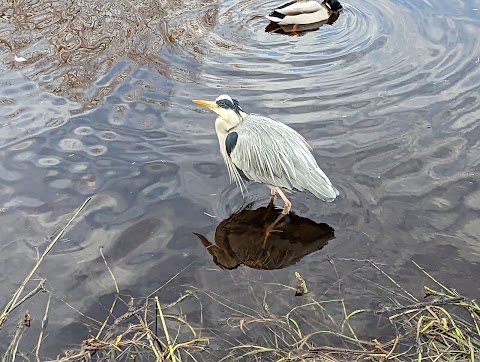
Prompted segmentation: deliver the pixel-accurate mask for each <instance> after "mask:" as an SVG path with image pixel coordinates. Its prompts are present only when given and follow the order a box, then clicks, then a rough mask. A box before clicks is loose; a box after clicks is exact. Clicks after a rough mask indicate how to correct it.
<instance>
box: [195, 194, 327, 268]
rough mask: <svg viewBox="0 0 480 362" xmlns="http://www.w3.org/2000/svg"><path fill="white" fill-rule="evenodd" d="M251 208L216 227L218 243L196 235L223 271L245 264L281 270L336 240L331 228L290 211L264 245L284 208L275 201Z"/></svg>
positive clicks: (246, 207) (251, 204)
mask: <svg viewBox="0 0 480 362" xmlns="http://www.w3.org/2000/svg"><path fill="white" fill-rule="evenodd" d="M252 206H253V203H250V204H248V205H246V206H245V207H244V208H242V209H240V210H239V211H237V212H235V213H233V214H232V215H230V216H229V217H228V218H226V219H225V220H223V221H222V222H221V223H220V224H219V225H218V226H217V229H216V231H215V244H212V243H211V242H210V241H208V239H207V238H206V237H205V236H203V235H201V234H198V233H195V235H197V237H198V238H199V239H200V241H201V242H202V244H203V245H204V246H205V247H206V248H207V250H208V252H209V253H210V254H211V255H212V257H213V262H214V263H215V264H217V265H218V266H220V267H221V268H222V269H229V270H231V269H236V268H238V267H239V266H240V265H242V264H243V265H246V266H248V267H250V268H254V269H264V270H272V269H282V268H285V267H288V266H290V265H293V264H296V263H297V262H298V261H299V260H300V259H302V258H303V257H304V256H306V255H308V254H311V253H313V252H315V251H318V250H320V249H322V248H323V247H324V246H325V245H327V244H328V242H329V241H330V240H332V239H333V238H334V237H335V236H334V229H333V228H332V227H330V226H329V225H327V224H324V223H316V222H315V221H313V220H310V219H308V218H305V217H300V216H298V215H296V214H295V213H293V212H290V213H289V214H288V215H286V216H284V217H283V218H282V220H281V222H280V224H278V225H277V229H279V232H275V233H271V234H270V235H269V237H268V238H267V240H266V243H265V245H264V232H265V227H266V226H268V225H270V224H271V223H272V222H273V221H274V220H275V219H276V218H277V217H278V215H279V214H280V213H281V209H277V208H275V207H274V205H273V202H270V204H269V205H268V206H267V207H260V208H258V209H255V210H254V209H253V208H252Z"/></svg>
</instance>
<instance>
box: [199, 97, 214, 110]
mask: <svg viewBox="0 0 480 362" xmlns="http://www.w3.org/2000/svg"><path fill="white" fill-rule="evenodd" d="M193 102H194V103H197V104H200V105H201V106H204V107H207V108H210V109H215V108H218V105H217V103H215V102H210V101H201V100H198V99H194V100H193Z"/></svg>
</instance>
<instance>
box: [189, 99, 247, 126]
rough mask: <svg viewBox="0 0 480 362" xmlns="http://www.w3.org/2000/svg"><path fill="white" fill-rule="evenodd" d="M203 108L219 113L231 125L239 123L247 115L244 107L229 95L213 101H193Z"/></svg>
mask: <svg viewBox="0 0 480 362" xmlns="http://www.w3.org/2000/svg"><path fill="white" fill-rule="evenodd" d="M193 101H194V102H195V103H197V104H200V105H201V106H204V107H207V108H209V109H211V110H212V111H214V112H215V113H217V114H218V115H219V116H220V117H221V118H223V119H224V120H225V121H227V122H229V123H232V124H233V123H238V122H239V121H241V120H242V119H243V117H244V115H245V112H244V111H243V109H242V107H240V104H239V103H238V101H237V100H236V99H233V98H231V97H230V96H229V95H227V94H222V95H221V96H218V97H217V99H215V101H214V102H212V101H201V100H197V99H195V100H193Z"/></svg>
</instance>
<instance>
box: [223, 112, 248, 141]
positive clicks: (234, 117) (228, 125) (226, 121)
mask: <svg viewBox="0 0 480 362" xmlns="http://www.w3.org/2000/svg"><path fill="white" fill-rule="evenodd" d="M246 116H248V114H247V113H245V112H243V111H240V117H239V116H238V114H236V113H235V112H233V111H232V112H231V113H229V114H228V116H226V117H225V116H224V117H218V118H217V119H216V120H215V130H216V131H217V135H218V136H219V137H220V135H224V136H226V135H227V133H228V131H230V130H231V129H232V128H234V127H235V126H238V125H239V124H240V123H241V122H242V121H243V119H244V118H245V117H246Z"/></svg>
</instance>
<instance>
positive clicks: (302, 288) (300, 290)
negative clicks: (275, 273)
mask: <svg viewBox="0 0 480 362" xmlns="http://www.w3.org/2000/svg"><path fill="white" fill-rule="evenodd" d="M295 278H297V283H298V284H297V291H296V292H295V296H296V297H301V296H302V295H304V294H307V293H308V288H307V283H305V280H304V279H303V278H302V276H301V275H300V273H298V272H295Z"/></svg>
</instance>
